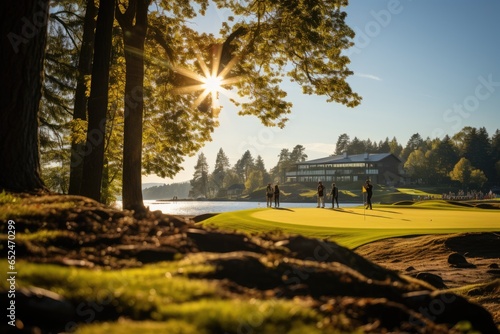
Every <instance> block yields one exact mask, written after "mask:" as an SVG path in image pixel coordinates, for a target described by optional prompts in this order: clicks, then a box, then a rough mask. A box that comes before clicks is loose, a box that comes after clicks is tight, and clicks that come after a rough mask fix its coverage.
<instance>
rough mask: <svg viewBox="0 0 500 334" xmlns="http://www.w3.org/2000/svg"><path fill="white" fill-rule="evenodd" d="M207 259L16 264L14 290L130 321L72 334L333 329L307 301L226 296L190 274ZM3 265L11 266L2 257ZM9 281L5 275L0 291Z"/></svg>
mask: <svg viewBox="0 0 500 334" xmlns="http://www.w3.org/2000/svg"><path fill="white" fill-rule="evenodd" d="M205 262H206V257H204V256H203V255H201V254H198V255H196V254H195V255H193V256H188V257H187V258H186V259H183V260H180V261H173V262H161V263H156V264H154V265H147V266H144V267H141V268H135V269H122V270H95V269H85V268H74V267H62V266H56V265H47V264H33V263H28V262H25V261H19V262H18V263H16V269H17V271H18V272H19V273H22V275H21V274H20V275H19V276H18V277H17V281H16V287H17V288H18V289H20V288H22V287H28V286H37V287H41V288H45V289H49V290H51V291H53V292H56V293H58V294H60V295H61V296H63V297H64V298H66V299H68V300H70V301H72V302H73V304H75V305H79V306H80V307H82V306H85V310H88V309H89V308H90V307H94V311H95V313H99V312H103V308H104V307H107V308H112V309H115V310H116V311H117V312H119V313H120V314H121V315H122V316H123V317H125V318H128V319H132V320H134V321H118V322H113V323H92V324H91V322H93V319H94V318H93V317H92V319H90V318H89V319H88V321H86V320H85V319H83V322H84V323H85V322H87V323H88V324H87V325H84V326H82V327H81V328H80V329H79V330H78V331H77V333H158V332H162V333H245V332H248V331H249V330H258V331H259V333H337V331H335V330H329V331H320V330H319V329H318V323H320V322H321V321H322V317H321V315H320V314H318V312H317V311H316V310H314V309H313V308H312V307H311V305H309V303H308V302H307V301H301V300H287V299H275V298H268V299H266V300H263V299H259V298H244V297H242V298H229V297H228V296H226V297H225V296H224V295H221V293H220V289H219V287H218V285H217V283H216V282H214V281H209V280H205V279H202V278H193V277H189V274H203V273H206V272H210V271H211V270H213V268H212V267H211V266H208V265H205V264H204V263H205ZM0 270H2V271H3V272H7V271H8V268H7V261H5V263H0ZM7 284H8V282H7V281H5V280H3V281H2V282H0V288H3V289H7V288H8V287H7ZM80 311H81V310H80ZM96 316H98V315H97V314H96ZM291 319H293V320H291ZM142 320H146V321H142ZM297 328H298V329H301V330H302V331H296V329H297Z"/></svg>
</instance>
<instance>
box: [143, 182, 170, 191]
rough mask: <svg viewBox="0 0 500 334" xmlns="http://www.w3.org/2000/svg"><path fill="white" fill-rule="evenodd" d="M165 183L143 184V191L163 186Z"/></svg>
mask: <svg viewBox="0 0 500 334" xmlns="http://www.w3.org/2000/svg"><path fill="white" fill-rule="evenodd" d="M164 184H165V183H158V182H149V183H143V184H142V190H144V189H147V188H151V187H156V186H163V185H164Z"/></svg>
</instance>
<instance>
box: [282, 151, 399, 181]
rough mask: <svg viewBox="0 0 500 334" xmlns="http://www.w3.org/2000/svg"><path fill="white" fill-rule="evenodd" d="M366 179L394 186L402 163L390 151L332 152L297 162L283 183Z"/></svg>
mask: <svg viewBox="0 0 500 334" xmlns="http://www.w3.org/2000/svg"><path fill="white" fill-rule="evenodd" d="M366 179H370V180H371V181H372V182H374V183H378V184H385V185H395V184H397V183H399V182H402V181H403V169H402V162H401V160H399V158H398V157H396V156H395V155H394V154H392V153H364V154H354V155H348V154H347V152H344V154H342V155H332V156H329V157H326V158H320V159H314V160H309V161H304V162H300V163H297V164H296V165H295V171H288V172H287V173H286V180H287V182H318V181H323V182H341V183H350V182H358V181H364V180H366Z"/></svg>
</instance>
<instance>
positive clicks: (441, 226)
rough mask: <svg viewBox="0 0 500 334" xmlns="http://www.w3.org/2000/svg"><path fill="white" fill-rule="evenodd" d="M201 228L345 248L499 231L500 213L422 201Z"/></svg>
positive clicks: (268, 213)
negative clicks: (276, 235) (427, 236)
mask: <svg viewBox="0 0 500 334" xmlns="http://www.w3.org/2000/svg"><path fill="white" fill-rule="evenodd" d="M201 224H207V225H213V226H217V227H219V228H223V229H229V230H238V231H244V232H249V233H264V232H271V231H280V232H283V233H286V234H302V235H305V236H310V237H315V238H328V239H331V240H334V241H336V242H338V243H339V244H341V245H344V246H346V247H350V248H355V247H358V246H361V245H363V244H366V243H369V242H372V241H376V240H380V239H384V238H390V237H396V236H404V235H423V234H438V233H460V232H484V231H500V210H487V209H479V208H474V207H466V206H459V205H453V204H449V203H447V202H444V201H423V202H418V203H415V204H414V205H375V206H374V209H373V210H365V209H364V208H363V207H362V206H360V207H353V208H341V209H334V210H332V209H318V208H291V209H287V208H281V209H269V208H266V209H250V210H241V211H234V212H227V213H222V214H219V215H216V216H214V217H211V218H209V219H207V220H205V221H203V222H201Z"/></svg>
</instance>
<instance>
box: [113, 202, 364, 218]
mask: <svg viewBox="0 0 500 334" xmlns="http://www.w3.org/2000/svg"><path fill="white" fill-rule="evenodd" d="M116 204H117V206H118V207H119V208H121V205H122V203H121V201H117V203H116ZM144 205H145V206H146V207H149V209H150V210H151V211H156V210H160V211H161V212H163V213H165V214H170V215H188V216H198V215H201V214H204V213H221V212H228V211H236V210H245V209H256V208H265V207H266V203H265V202H246V201H177V202H174V201H157V200H145V201H144ZM316 205H317V204H316V202H310V203H285V202H284V203H281V204H280V207H281V208H315V207H316ZM357 205H361V203H358V204H356V203H345V204H343V203H340V206H341V207H342V206H343V207H350V206H357ZM326 207H327V208H328V207H331V204H330V203H327V205H326Z"/></svg>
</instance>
